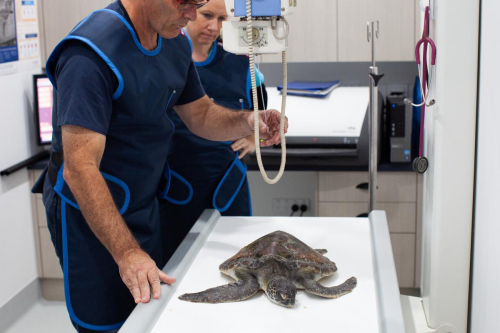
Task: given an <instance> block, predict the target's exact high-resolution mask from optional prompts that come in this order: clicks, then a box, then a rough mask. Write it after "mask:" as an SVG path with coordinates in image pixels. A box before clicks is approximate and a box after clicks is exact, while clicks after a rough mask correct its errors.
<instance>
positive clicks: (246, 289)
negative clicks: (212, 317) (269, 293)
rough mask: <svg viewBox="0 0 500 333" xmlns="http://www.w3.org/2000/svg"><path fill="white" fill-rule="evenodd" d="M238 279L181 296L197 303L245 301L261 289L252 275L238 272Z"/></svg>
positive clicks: (183, 299) (181, 298) (185, 299)
mask: <svg viewBox="0 0 500 333" xmlns="http://www.w3.org/2000/svg"><path fill="white" fill-rule="evenodd" d="M236 277H237V278H238V281H237V282H235V283H230V284H226V285H223V286H219V287H215V288H210V289H207V290H205V291H202V292H199V293H194V294H184V295H181V296H179V299H180V300H182V301H188V302H195V303H228V302H237V301H243V300H245V299H247V298H250V297H252V296H253V295H255V293H257V291H258V290H259V283H258V282H257V279H256V278H255V277H253V276H252V275H250V274H248V273H244V272H236Z"/></svg>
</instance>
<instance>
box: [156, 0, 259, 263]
mask: <svg viewBox="0 0 500 333" xmlns="http://www.w3.org/2000/svg"><path fill="white" fill-rule="evenodd" d="M226 19H227V13H226V8H225V4H224V0H210V2H209V3H208V4H207V5H205V6H203V7H202V8H200V9H198V17H197V19H196V21H191V22H189V24H188V25H187V27H186V28H185V33H186V35H187V37H188V38H189V40H190V42H191V46H192V51H193V61H194V63H195V66H196V69H197V70H198V74H199V76H200V81H201V83H202V85H203V88H204V89H205V92H206V93H207V95H208V97H210V98H211V99H212V101H214V102H215V103H216V104H219V105H221V106H224V107H227V108H231V109H233V110H252V109H253V105H252V89H251V81H250V68H249V60H248V57H247V56H237V55H234V54H231V53H228V52H226V51H224V49H223V47H222V45H221V44H219V43H218V38H219V34H220V31H221V27H222V22H223V21H225V20H226ZM256 74H257V75H256V76H257V86H258V89H257V94H258V100H259V109H260V110H262V109H265V106H266V105H265V100H266V99H267V93H266V91H265V86H264V84H263V76H262V74H261V73H259V72H258V71H256ZM172 120H173V122H174V125H175V133H174V135H173V137H172V145H171V148H170V152H169V156H168V162H167V165H166V167H165V172H164V176H165V181H164V182H163V184H162V185H163V186H162V188H161V192H162V193H161V197H162V198H163V199H164V200H162V202H161V204H160V217H161V220H162V228H163V231H162V232H163V237H164V239H163V244H164V249H165V251H164V260H165V262H166V261H168V259H169V258H170V256H171V255H172V254H173V253H174V252H175V250H176V249H177V247H178V246H179V244H180V243H181V242H182V240H183V239H184V237H185V236H186V235H187V233H188V232H189V230H190V229H191V227H192V226H193V224H194V223H195V222H196V221H197V219H198V218H199V217H200V215H201V213H202V212H203V211H204V210H205V209H207V208H211V209H217V210H218V211H219V212H220V213H221V214H222V215H223V216H250V215H251V214H252V207H251V198H250V190H249V186H248V182H247V178H246V165H245V164H243V163H242V161H241V159H242V158H243V156H245V155H246V154H247V153H253V152H254V151H255V143H254V138H253V135H252V136H249V137H246V138H241V139H239V140H236V141H234V142H231V141H230V142H217V141H209V140H206V139H202V138H200V137H198V136H196V135H195V134H193V133H192V132H191V131H190V130H189V129H188V128H187V126H186V125H185V124H184V122H183V121H182V120H181V119H180V117H179V116H178V115H177V114H175V113H174V115H173V118H172Z"/></svg>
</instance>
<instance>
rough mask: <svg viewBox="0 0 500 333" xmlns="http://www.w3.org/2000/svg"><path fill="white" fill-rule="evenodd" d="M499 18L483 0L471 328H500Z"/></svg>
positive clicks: (499, 7)
mask: <svg viewBox="0 0 500 333" xmlns="http://www.w3.org/2000/svg"><path fill="white" fill-rule="evenodd" d="M499 18H500V2H499V1H498V0H483V1H482V23H481V59H480V61H481V62H480V81H479V84H480V88H479V138H478V161H477V169H476V173H477V180H476V216H475V231H474V232H475V237H474V259H473V260H474V261H473V276H472V312H471V314H472V317H471V333H481V332H494V331H498V325H499V323H500V321H499V318H498V315H499V313H500V306H499V305H498V299H499V298H500V283H499V281H500V260H499V256H500V242H499V241H498V237H499V236H500V223H499V213H498V212H499V203H500V194H499V191H498V190H499V188H500V173H499V172H498V165H500V149H499V144H500V131H499V128H498V127H499V125H500V108H499V107H498V105H499V104H498V89H499V85H498V77H499V76H500V69H499V67H498V59H500V45H499V44H498V35H497V31H498V19H499Z"/></svg>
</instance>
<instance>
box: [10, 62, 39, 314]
mask: <svg viewBox="0 0 500 333" xmlns="http://www.w3.org/2000/svg"><path fill="white" fill-rule="evenodd" d="M38 73H40V69H36V70H29V71H23V72H19V73H15V74H10V75H4V76H0V117H1V121H0V170H3V169H5V168H8V167H10V166H12V165H14V164H16V163H18V162H21V161H23V160H25V159H27V158H28V157H31V156H32V155H34V154H35V153H37V152H38V150H39V148H37V147H36V144H33V143H34V142H35V137H36V135H33V128H34V125H33V117H32V115H31V113H32V107H31V105H32V90H33V88H32V85H33V83H32V75H33V74H38ZM36 278H37V268H36V257H35V241H34V235H33V220H32V215H31V197H30V186H29V180H28V171H27V170H26V169H23V170H20V171H18V172H17V173H14V174H12V175H10V176H3V177H1V178H0V307H2V306H3V305H4V304H5V303H6V302H8V301H9V300H10V299H11V298H12V297H13V296H15V295H16V294H17V293H18V292H19V291H21V290H22V289H23V288H24V287H26V285H28V284H29V283H31V282H32V281H33V280H34V279H36Z"/></svg>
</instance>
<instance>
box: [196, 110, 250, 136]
mask: <svg viewBox="0 0 500 333" xmlns="http://www.w3.org/2000/svg"><path fill="white" fill-rule="evenodd" d="M252 116H253V114H251V113H250V112H248V111H239V110H238V111H236V110H231V109H226V108H224V107H222V106H220V105H217V104H212V105H211V106H210V107H209V108H208V110H207V112H200V113H198V114H197V115H196V116H194V117H191V118H190V123H187V125H188V127H189V129H190V130H191V131H192V132H193V133H195V134H196V135H198V136H200V137H202V138H205V139H208V140H212V141H233V140H237V139H240V138H243V137H246V136H249V135H251V134H253V128H251V126H250V124H249V121H248V119H249V117H252Z"/></svg>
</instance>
